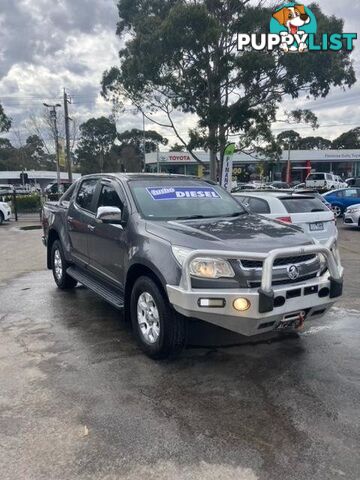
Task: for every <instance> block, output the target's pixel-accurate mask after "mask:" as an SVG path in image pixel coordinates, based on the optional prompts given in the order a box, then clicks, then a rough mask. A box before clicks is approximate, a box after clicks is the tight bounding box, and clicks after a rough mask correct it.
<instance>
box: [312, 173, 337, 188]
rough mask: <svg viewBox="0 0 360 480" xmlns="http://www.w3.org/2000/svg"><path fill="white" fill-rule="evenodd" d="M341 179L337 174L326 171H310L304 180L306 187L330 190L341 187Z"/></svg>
mask: <svg viewBox="0 0 360 480" xmlns="http://www.w3.org/2000/svg"><path fill="white" fill-rule="evenodd" d="M343 183H344V182H343V181H342V180H341V178H340V177H338V176H337V175H333V174H332V173H326V172H316V173H310V175H308V177H307V179H306V180H305V186H306V188H314V189H316V190H332V189H334V188H343Z"/></svg>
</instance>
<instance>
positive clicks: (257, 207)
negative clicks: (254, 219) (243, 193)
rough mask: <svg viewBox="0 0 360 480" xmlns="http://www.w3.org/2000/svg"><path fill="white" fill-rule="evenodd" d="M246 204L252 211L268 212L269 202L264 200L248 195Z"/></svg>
mask: <svg viewBox="0 0 360 480" xmlns="http://www.w3.org/2000/svg"><path fill="white" fill-rule="evenodd" d="M248 204H249V209H250V210H251V211H252V212H254V213H270V208H269V204H268V202H267V201H266V200H262V199H260V198H251V197H249V199H248Z"/></svg>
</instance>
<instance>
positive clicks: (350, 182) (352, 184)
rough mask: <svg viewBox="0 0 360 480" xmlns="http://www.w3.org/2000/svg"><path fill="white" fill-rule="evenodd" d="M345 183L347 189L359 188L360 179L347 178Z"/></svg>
mask: <svg viewBox="0 0 360 480" xmlns="http://www.w3.org/2000/svg"><path fill="white" fill-rule="evenodd" d="M345 182H346V184H347V186H348V187H360V177H352V178H347V179H346V180H345Z"/></svg>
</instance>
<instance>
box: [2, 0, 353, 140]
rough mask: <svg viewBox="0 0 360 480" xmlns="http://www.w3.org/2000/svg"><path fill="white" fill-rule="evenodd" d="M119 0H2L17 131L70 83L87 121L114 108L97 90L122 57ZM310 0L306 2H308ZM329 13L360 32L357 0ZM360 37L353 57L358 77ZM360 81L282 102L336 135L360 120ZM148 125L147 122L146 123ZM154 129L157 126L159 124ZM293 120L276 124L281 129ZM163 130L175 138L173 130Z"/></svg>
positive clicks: (127, 124)
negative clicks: (305, 110) (310, 97)
mask: <svg viewBox="0 0 360 480" xmlns="http://www.w3.org/2000/svg"><path fill="white" fill-rule="evenodd" d="M116 3H117V2H116V0H0V102H1V103H2V104H3V106H4V108H5V111H6V113H7V114H8V115H9V116H10V117H11V118H12V119H13V125H14V128H13V133H12V136H11V138H12V140H13V141H14V143H16V142H15V138H14V132H15V131H16V130H20V131H22V132H23V133H24V135H26V132H25V130H24V122H25V119H26V117H28V116H29V114H30V113H31V112H35V113H39V112H40V111H41V108H42V107H41V106H42V102H43V101H47V102H52V103H55V102H57V101H61V95H62V89H63V88H64V87H66V89H67V90H68V92H69V93H70V94H71V96H72V98H73V102H74V103H73V105H72V106H70V110H71V115H72V116H73V117H75V118H77V119H78V121H80V122H81V121H84V120H86V119H87V118H89V117H91V116H100V115H109V114H110V113H111V107H110V105H109V104H107V103H106V102H105V101H104V100H103V99H102V98H101V97H100V95H99V91H100V81H101V77H102V74H103V72H104V70H106V69H107V68H109V67H111V66H113V65H116V64H117V63H118V50H119V48H120V46H121V45H120V41H119V38H118V37H116V35H115V29H116V22H117V19H118V17H117V9H116ZM308 3H310V2H305V5H306V4H308ZM319 3H320V6H321V8H322V9H323V11H324V12H325V13H326V14H334V15H336V16H338V17H342V18H343V19H344V20H345V28H344V31H346V32H359V26H360V2H356V1H354V0H342V1H339V0H326V1H324V0H320V2H319ZM359 42H360V40H358V41H357V42H356V43H355V45H356V47H357V51H355V52H354V54H353V58H354V61H355V68H356V71H357V75H358V77H359V81H360V68H359V59H360V55H359V47H358V45H359ZM359 102H360V83H359V82H357V84H356V85H355V86H354V87H353V88H352V89H351V90H347V91H342V90H340V89H337V90H335V89H334V90H333V91H332V92H331V94H330V95H329V96H328V97H327V98H326V99H323V100H317V101H312V100H311V101H305V100H304V99H301V100H299V101H297V102H286V103H285V104H284V106H285V108H287V109H293V108H297V107H301V108H311V109H313V111H314V112H315V113H316V114H317V115H318V117H319V120H320V124H321V128H319V129H318V130H317V131H316V133H314V132H313V131H312V130H311V129H309V128H308V127H305V128H300V127H297V128H296V129H297V130H298V131H299V132H300V133H301V134H302V135H322V136H325V137H329V138H334V137H335V136H337V135H339V134H340V133H341V132H343V131H345V130H348V129H350V128H354V127H355V126H358V125H360V108H359ZM192 124H193V119H192V118H191V117H189V116H185V118H182V119H181V126H180V128H179V129H180V131H181V132H182V133H185V132H186V131H187V127H188V126H192ZM134 127H136V128H142V120H141V117H140V115H134V114H132V113H131V112H127V113H125V114H122V115H121V116H120V117H119V118H118V130H119V131H122V130H125V129H128V128H134ZM149 128H150V126H149ZM151 128H153V129H156V127H154V125H152V126H151ZM286 128H288V127H286V126H284V124H278V125H274V131H275V132H276V133H278V132H280V131H281V130H284V129H286ZM161 133H163V134H164V135H166V136H167V137H168V138H169V141H170V143H174V142H175V140H176V138H175V137H174V135H173V133H172V132H171V131H170V130H163V131H162V132H161Z"/></svg>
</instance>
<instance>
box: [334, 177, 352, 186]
mask: <svg viewBox="0 0 360 480" xmlns="http://www.w3.org/2000/svg"><path fill="white" fill-rule="evenodd" d="M334 177H335V181H336V182H337V185H338V186H337V188H347V187H348V186H349V185H348V184H347V182H345V180H343V179H342V178H341V177H340V176H339V175H334Z"/></svg>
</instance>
